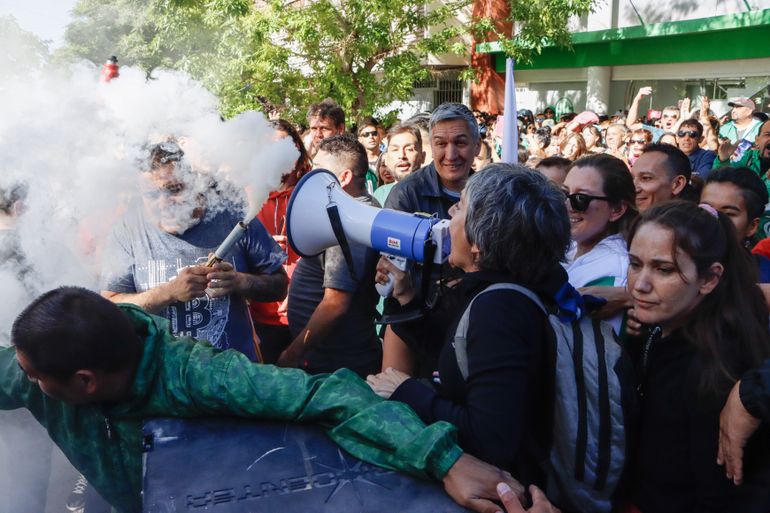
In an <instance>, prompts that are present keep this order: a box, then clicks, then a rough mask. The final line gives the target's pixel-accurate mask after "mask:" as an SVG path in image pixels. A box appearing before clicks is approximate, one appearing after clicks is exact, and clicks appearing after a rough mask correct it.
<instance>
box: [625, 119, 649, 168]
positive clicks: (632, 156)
mask: <svg viewBox="0 0 770 513" xmlns="http://www.w3.org/2000/svg"><path fill="white" fill-rule="evenodd" d="M651 142H652V132H650V131H649V130H646V129H644V128H638V129H636V130H634V131H633V132H631V136H630V137H629V139H628V144H627V147H628V164H629V166H633V165H634V162H636V159H638V158H639V155H641V154H642V151H644V147H645V146H647V145H648V144H650V143H651Z"/></svg>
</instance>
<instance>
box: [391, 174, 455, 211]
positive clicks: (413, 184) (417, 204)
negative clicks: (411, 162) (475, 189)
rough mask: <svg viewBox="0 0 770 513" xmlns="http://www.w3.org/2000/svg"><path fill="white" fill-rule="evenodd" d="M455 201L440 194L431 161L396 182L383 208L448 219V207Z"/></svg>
mask: <svg viewBox="0 0 770 513" xmlns="http://www.w3.org/2000/svg"><path fill="white" fill-rule="evenodd" d="M455 203H457V200H456V199H452V198H450V197H449V196H447V195H446V194H442V192H441V182H439V178H438V171H436V166H435V164H434V163H433V162H431V163H430V164H428V165H427V166H424V167H422V168H420V169H418V170H417V171H415V172H414V173H412V174H410V175H409V176H407V177H406V178H405V179H404V180H402V181H400V182H398V183H397V184H396V185H395V186H394V187H393V189H392V190H391V191H390V195H388V199H387V200H386V201H385V208H392V209H394V210H400V211H402V212H409V213H415V212H425V213H427V214H437V215H438V217H439V218H440V219H449V209H450V207H451V206H452V205H454V204H455Z"/></svg>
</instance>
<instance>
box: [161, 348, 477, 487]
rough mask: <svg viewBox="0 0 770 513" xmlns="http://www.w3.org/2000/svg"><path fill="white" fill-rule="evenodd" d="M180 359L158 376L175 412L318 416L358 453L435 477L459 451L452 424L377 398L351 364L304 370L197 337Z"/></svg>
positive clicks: (440, 475)
mask: <svg viewBox="0 0 770 513" xmlns="http://www.w3.org/2000/svg"><path fill="white" fill-rule="evenodd" d="M176 346H177V347H179V345H176ZM188 347H189V346H188ZM183 360H184V361H183V364H182V365H183V367H184V368H180V369H176V370H174V371H172V372H171V373H169V374H167V375H166V377H167V379H164V380H163V381H164V382H165V383H164V385H163V386H164V388H165V389H166V390H167V391H169V393H172V394H173V403H174V404H173V410H174V414H176V415H179V416H184V415H196V414H219V415H237V416H241V417H250V418H263V419H273V420H291V421H297V422H314V423H318V424H320V425H322V426H324V427H325V428H326V429H327V432H328V434H329V436H330V437H331V438H332V439H333V440H334V441H335V442H336V443H337V444H338V445H340V446H341V447H342V448H344V449H345V450H346V451H348V452H349V453H351V454H352V455H354V456H356V457H357V458H360V459H362V460H365V461H367V462H370V463H374V464H376V465H380V466H382V467H386V468H389V469H394V470H400V471H403V472H407V473H409V474H411V475H414V476H418V477H422V478H426V477H430V478H434V479H439V480H440V479H442V478H443V477H444V476H445V475H446V473H447V472H448V471H449V468H450V467H451V466H452V465H454V463H455V462H456V461H457V459H458V458H459V457H460V455H461V454H462V450H461V449H460V448H459V447H458V446H457V444H456V434H457V433H456V428H455V427H454V426H452V425H451V424H449V423H446V422H437V423H435V424H432V425H430V426H425V424H424V423H423V422H422V421H421V420H420V419H419V417H418V416H417V414H416V413H414V412H413V411H412V410H411V409H410V408H409V407H408V406H406V405H405V404H402V403H398V402H394V401H384V400H382V399H381V398H380V397H379V396H377V395H376V394H375V393H374V392H372V390H371V389H370V388H369V385H367V384H366V382H364V381H363V380H362V379H360V378H359V377H358V376H357V375H356V374H355V373H353V372H352V371H350V370H347V369H342V370H339V371H337V372H335V373H334V374H331V375H318V376H311V375H309V374H307V373H305V372H303V371H301V370H299V369H282V368H278V367H274V366H272V365H261V364H254V363H252V362H251V361H249V360H248V358H246V357H245V356H244V355H243V354H241V353H238V352H236V351H224V352H221V351H216V350H214V349H213V348H211V347H210V346H208V345H205V344H196V345H195V346H194V347H193V349H192V352H191V354H189V357H188V358H184V359H183ZM175 377H178V378H179V380H178V382H176V383H174V382H173V381H174V378H175Z"/></svg>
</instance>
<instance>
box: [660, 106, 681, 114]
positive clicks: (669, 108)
mask: <svg viewBox="0 0 770 513" xmlns="http://www.w3.org/2000/svg"><path fill="white" fill-rule="evenodd" d="M666 111H673V112H676V113H677V114H679V107H677V106H676V105H667V106H666V107H663V110H662V111H661V112H666Z"/></svg>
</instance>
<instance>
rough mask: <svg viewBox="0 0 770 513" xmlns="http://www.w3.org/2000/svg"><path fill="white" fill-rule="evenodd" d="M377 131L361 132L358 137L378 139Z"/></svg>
mask: <svg viewBox="0 0 770 513" xmlns="http://www.w3.org/2000/svg"><path fill="white" fill-rule="evenodd" d="M377 133H378V132H377V130H371V131H369V132H361V133H360V134H358V137H377Z"/></svg>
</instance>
